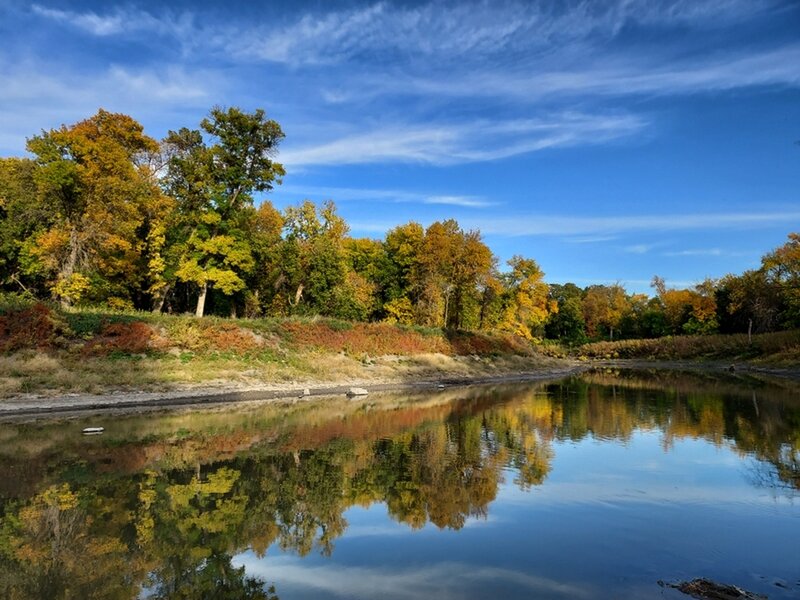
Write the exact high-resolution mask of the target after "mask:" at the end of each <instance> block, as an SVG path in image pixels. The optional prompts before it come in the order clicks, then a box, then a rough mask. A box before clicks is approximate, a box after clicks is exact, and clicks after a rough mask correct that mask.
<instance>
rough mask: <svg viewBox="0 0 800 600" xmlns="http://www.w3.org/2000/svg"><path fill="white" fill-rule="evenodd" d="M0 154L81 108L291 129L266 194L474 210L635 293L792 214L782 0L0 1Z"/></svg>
mask: <svg viewBox="0 0 800 600" xmlns="http://www.w3.org/2000/svg"><path fill="white" fill-rule="evenodd" d="M0 40H2V44H0V156H17V155H23V154H24V153H25V139H26V138H27V137H30V136H32V135H34V134H37V133H39V132H40V131H41V130H42V129H50V128H53V127H58V126H60V125H61V124H71V123H75V122H77V121H79V120H81V119H84V118H87V117H89V116H91V115H93V114H94V113H95V112H97V109H98V108H101V107H102V108H104V109H106V110H110V111H114V112H123V113H126V114H129V115H131V116H132V117H134V118H135V119H137V120H138V121H139V122H141V123H142V124H143V125H144V127H145V131H146V132H147V133H148V134H150V135H151V136H153V137H155V138H161V137H163V136H164V135H165V134H166V133H167V131H168V130H170V129H178V128H180V127H191V128H196V127H198V124H199V121H200V120H201V119H202V118H203V116H205V115H206V114H207V113H208V111H209V109H210V108H211V107H212V106H217V105H219V106H223V107H227V106H238V107H241V108H243V109H246V110H253V109H256V108H263V109H265V110H266V112H267V115H268V116H269V117H270V118H272V119H275V120H276V121H278V122H279V123H280V125H281V127H282V129H283V131H284V133H285V134H286V138H285V140H284V141H283V142H282V144H281V146H280V149H279V153H278V156H277V160H278V161H279V162H281V163H283V164H284V165H285V167H286V171H287V175H286V177H285V178H284V180H283V183H282V185H280V186H277V187H276V188H275V190H274V191H273V192H271V193H270V194H269V196H268V198H269V200H271V201H272V202H273V203H274V204H275V205H276V206H277V207H279V208H282V207H285V206H288V205H291V204H296V203H297V202H300V201H302V200H303V199H305V198H309V199H311V200H314V201H315V202H322V201H323V200H327V199H332V200H334V202H335V203H336V205H337V207H338V209H339V212H340V214H342V215H343V216H344V217H345V218H346V220H347V221H348V223H349V224H350V226H351V233H352V235H354V236H368V237H376V238H380V237H382V236H383V235H384V234H385V232H386V231H387V230H388V229H390V228H392V227H394V226H396V225H399V224H402V223H406V222H408V221H410V220H414V221H417V222H420V223H422V224H423V225H426V226H427V225H429V224H430V223H432V222H433V221H436V220H442V219H447V218H455V219H456V220H457V221H458V222H459V224H460V225H461V226H462V227H463V228H464V229H479V230H480V231H481V233H482V234H483V238H484V241H485V242H486V243H487V244H488V245H489V246H490V247H491V248H492V250H493V251H494V252H495V253H496V254H497V256H498V257H499V259H500V262H501V266H502V263H504V262H505V261H506V260H508V259H509V258H511V257H512V256H513V255H515V254H521V255H524V256H526V257H530V258H534V259H535V260H536V261H537V262H538V263H539V265H540V266H541V267H542V269H543V270H544V272H545V274H546V280H547V281H549V282H553V283H563V282H567V281H572V282H575V283H577V284H578V285H580V286H586V285H590V284H594V283H614V282H619V283H622V284H624V285H625V286H626V287H627V288H628V290H629V291H637V292H643V291H644V292H646V291H649V283H650V281H651V279H652V277H653V275H659V276H661V277H664V278H665V279H666V280H667V283H668V284H669V285H673V286H680V287H683V286H687V285H692V284H694V283H696V282H698V281H700V280H702V279H704V278H706V277H712V278H717V277H721V276H723V275H725V274H726V273H741V272H742V271H744V270H746V269H751V268H755V267H757V266H758V265H759V263H760V257H761V256H762V255H763V254H765V253H766V252H768V251H770V250H771V249H773V248H775V247H777V246H779V245H781V244H783V243H784V242H785V241H786V236H787V234H788V233H789V232H791V231H800V1H778V0H774V1H773V0H663V1H657V0H650V1H639V0H609V1H607V2H603V1H601V0H594V1H579V0H559V1H555V0H554V1H541V2H535V1H528V2H520V1H507V2H506V1H503V0H495V1H491V2H490V1H485V2H466V1H462V2H390V1H378V2H342V1H336V0H327V1H324V0H319V1H316V2H303V1H299V0H298V1H287V2H277V1H276V2H264V3H259V2H237V1H236V0H228V1H227V2H224V3H221V2H207V1H203V0H194V1H191V2H135V1H132V2H124V3H116V2H111V1H102V2H55V1H53V0H41V2H36V3H23V2H17V1H15V0H0Z"/></svg>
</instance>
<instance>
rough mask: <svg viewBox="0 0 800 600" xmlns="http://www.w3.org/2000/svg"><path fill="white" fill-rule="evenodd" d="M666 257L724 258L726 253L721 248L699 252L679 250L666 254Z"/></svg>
mask: <svg viewBox="0 0 800 600" xmlns="http://www.w3.org/2000/svg"><path fill="white" fill-rule="evenodd" d="M663 254H664V256H722V255H723V254H724V253H723V251H722V250H720V249H719V248H708V249H698V250H677V251H674V252H664V253H663Z"/></svg>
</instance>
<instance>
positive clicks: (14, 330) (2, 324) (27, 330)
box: [0, 302, 59, 352]
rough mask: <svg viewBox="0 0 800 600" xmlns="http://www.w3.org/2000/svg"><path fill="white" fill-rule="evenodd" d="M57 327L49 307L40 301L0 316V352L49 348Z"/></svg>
mask: <svg viewBox="0 0 800 600" xmlns="http://www.w3.org/2000/svg"><path fill="white" fill-rule="evenodd" d="M58 329H59V328H58V327H57V323H56V321H55V319H54V318H53V314H52V312H51V311H50V309H49V308H48V307H47V306H45V305H44V304H42V303H41V302H39V303H36V304H34V305H33V306H31V307H30V308H26V309H23V310H16V311H11V312H8V313H6V314H5V315H2V316H0V352H13V351H14V350H22V349H24V348H49V347H50V346H52V345H53V341H54V339H55V337H56V334H57V333H58V331H57V330H58Z"/></svg>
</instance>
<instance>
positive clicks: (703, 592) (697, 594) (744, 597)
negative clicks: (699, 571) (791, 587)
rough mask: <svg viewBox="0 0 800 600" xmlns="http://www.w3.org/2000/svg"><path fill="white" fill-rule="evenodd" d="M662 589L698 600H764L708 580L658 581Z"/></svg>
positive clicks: (758, 596)
mask: <svg viewBox="0 0 800 600" xmlns="http://www.w3.org/2000/svg"><path fill="white" fill-rule="evenodd" d="M658 584H659V585H660V586H662V587H664V586H666V587H671V588H675V589H676V590H680V591H681V592H683V593H684V594H687V595H689V596H691V597H692V598H699V599H700V600H766V598H767V597H766V596H761V595H759V594H754V593H752V592H748V591H746V590H743V589H742V588H738V587H736V586H735V585H727V584H724V583H716V582H714V581H711V580H710V579H692V580H691V581H681V582H679V583H665V582H663V581H659V582H658Z"/></svg>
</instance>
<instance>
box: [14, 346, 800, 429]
mask: <svg viewBox="0 0 800 600" xmlns="http://www.w3.org/2000/svg"><path fill="white" fill-rule="evenodd" d="M563 362H564V364H563V366H555V365H548V366H542V367H539V368H532V369H520V370H509V371H506V372H502V373H498V374H486V373H485V372H482V373H477V374H475V375H474V376H469V375H464V374H462V373H455V372H449V371H447V370H443V371H441V372H439V373H426V374H425V375H424V376H418V377H416V379H415V380H414V381H410V380H409V379H410V377H405V378H403V377H388V378H378V379H360V378H353V379H351V380H348V381H342V380H328V381H325V380H317V381H309V382H303V383H300V382H293V383H284V384H276V383H271V384H264V385H250V386H247V385H245V386H242V385H241V384H236V383H235V382H228V383H226V382H222V383H219V384H217V385H206V386H203V385H188V384H184V385H181V386H178V387H177V389H172V390H165V391H145V390H131V391H129V390H112V391H108V392H105V393H92V394H90V393H84V394H81V393H66V394H60V395H53V396H44V395H35V394H26V395H21V396H15V397H10V398H4V399H0V423H2V422H9V421H17V420H26V419H31V420H37V419H48V418H69V417H77V416H82V415H91V414H136V413H144V412H148V411H154V410H170V409H192V408H198V409H199V408H203V407H214V406H221V405H225V404H231V405H232V404H237V403H250V402H253V403H255V402H278V401H289V400H291V401H293V402H297V401H308V400H320V399H324V398H326V397H327V398H331V397H340V396H345V395H347V392H348V391H349V390H350V388H353V387H359V388H364V389H365V390H367V391H368V392H369V393H378V392H402V391H425V390H437V389H442V388H445V387H446V388H458V387H468V386H473V385H490V384H506V383H525V382H535V381H546V380H557V379H561V378H564V377H569V376H572V375H576V374H579V373H583V372H586V371H591V370H594V369H627V370H662V371H687V372H699V373H710V374H717V375H720V376H736V375H751V376H760V377H768V378H778V379H784V380H795V381H800V368H781V367H770V366H758V365H752V364H748V363H738V364H736V363H730V362H725V361H651V360H642V359H617V360H591V361H586V362H580V361H563ZM229 388H234V389H229ZM362 397H363V396H362Z"/></svg>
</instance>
